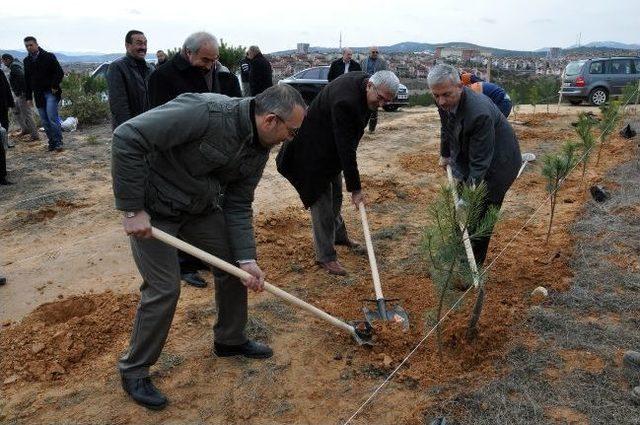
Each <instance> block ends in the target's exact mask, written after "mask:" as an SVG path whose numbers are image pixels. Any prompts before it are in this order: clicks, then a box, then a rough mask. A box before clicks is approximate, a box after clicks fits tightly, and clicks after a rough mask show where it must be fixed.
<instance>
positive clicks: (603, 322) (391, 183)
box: [0, 107, 640, 424]
mask: <svg viewBox="0 0 640 425" xmlns="http://www.w3.org/2000/svg"><path fill="white" fill-rule="evenodd" d="M537 109H538V110H537V111H536V113H535V114H533V113H532V110H531V108H530V107H522V108H521V110H520V111H519V113H518V114H517V116H516V117H515V118H514V117H511V119H512V122H513V125H514V128H515V130H516V132H517V134H518V136H519V138H520V141H521V146H522V151H523V152H533V153H535V154H536V155H537V156H538V158H540V157H541V155H542V154H543V153H545V152H550V151H554V150H556V149H558V148H559V146H560V144H561V143H562V142H563V141H564V140H567V139H574V138H575V136H574V132H573V127H571V122H573V121H575V119H576V115H577V111H580V110H592V111H593V109H591V108H571V107H562V108H561V109H560V111H559V113H558V114H555V113H552V114H547V113H544V112H543V108H541V107H538V108H537ZM552 112H555V107H554V108H552ZM438 135H439V122H438V115H437V112H436V110H435V109H433V108H406V109H404V110H402V111H401V112H397V113H382V112H381V114H380V124H379V126H378V130H377V131H376V133H374V134H366V135H365V136H364V137H363V139H362V141H361V144H360V148H359V150H358V159H359V165H360V171H361V174H362V180H363V187H364V189H365V191H366V193H367V195H368V198H369V201H370V205H369V207H368V218H369V224H370V226H371V231H372V235H373V239H374V246H375V250H376V255H377V260H378V266H379V269H380V274H381V280H382V285H383V289H384V292H385V296H386V297H387V298H399V299H400V302H401V304H402V306H403V307H404V308H405V310H407V311H408V312H409V315H410V320H411V328H410V330H409V331H408V332H406V333H403V332H402V331H401V330H400V329H396V328H394V327H390V326H377V327H376V336H375V345H374V347H372V348H366V347H359V346H357V345H355V344H354V342H353V340H352V339H351V338H350V337H349V336H348V335H345V334H344V333H343V332H342V331H340V330H338V329H336V328H333V327H331V326H330V325H328V324H327V323H325V322H321V321H319V320H316V319H314V318H312V317H310V316H309V315H308V314H306V313H304V312H301V311H299V310H297V309H296V308H295V307H292V306H290V305H287V304H285V303H284V302H282V301H280V300H279V299H277V298H275V297H273V296H271V295H269V294H266V293H265V294H252V295H251V297H250V323H249V333H250V335H251V336H252V337H255V338H258V339H260V340H263V341H266V342H268V343H269V344H271V346H272V347H273V348H274V350H275V355H274V357H273V358H272V359H269V360H266V361H249V360H246V359H221V358H217V357H215V356H214V355H213V354H212V352H211V345H212V332H211V326H212V324H213V323H214V320H215V315H216V312H215V307H214V303H213V290H212V288H211V285H210V286H209V287H208V288H207V289H204V290H203V289H196V288H193V287H190V286H184V287H183V288H182V295H181V298H180V302H179V305H178V310H177V313H176V316H175V318H174V321H173V325H172V329H171V333H170V336H169V341H168V343H167V346H166V347H165V350H164V352H163V354H162V356H161V358H160V360H159V362H158V364H157V365H156V366H155V367H154V369H153V376H154V380H155V382H156V384H157V385H158V387H160V388H161V389H162V390H163V391H164V392H165V393H166V394H167V395H168V396H169V398H170V405H169V406H168V407H167V408H166V409H165V410H164V411H161V412H149V411H147V410H145V409H144V408H142V407H139V406H137V405H136V404H134V403H133V402H131V401H130V400H129V399H128V398H127V397H126V395H125V394H124V393H123V392H122V390H121V389H120V383H119V378H118V375H117V371H116V368H115V363H116V361H117V358H118V357H119V355H120V354H121V353H122V352H123V350H124V349H125V348H126V345H127V340H128V337H129V334H130V330H131V322H132V318H133V314H134V312H135V307H136V303H137V301H138V286H139V284H140V278H139V275H138V273H137V271H136V269H135V266H134V264H133V261H132V259H131V255H130V251H129V246H128V241H127V239H126V237H125V235H124V233H123V231H122V228H121V223H120V214H119V213H117V212H116V211H115V210H114V208H113V198H112V194H111V187H110V168H109V155H110V143H109V141H110V140H109V138H110V127H109V126H108V125H103V126H95V127H89V128H84V129H81V130H79V131H77V132H75V133H71V134H65V136H66V141H65V147H66V150H65V151H64V152H62V153H54V154H50V153H46V152H45V148H44V145H43V144H42V143H30V142H27V141H23V140H17V141H16V147H15V148H13V149H12V150H11V151H10V152H9V158H8V163H9V170H10V178H11V179H13V180H15V181H16V182H17V184H16V185H14V186H11V187H8V188H5V187H3V188H2V192H0V205H1V206H2V208H1V210H0V215H1V216H2V217H1V221H0V223H1V224H0V229H1V231H2V233H1V234H2V246H4V247H5V249H4V250H3V252H2V254H3V255H2V259H1V262H0V271H2V273H3V274H5V275H7V277H8V279H9V283H8V284H7V285H6V286H4V287H0V297H1V298H0V301H1V304H0V325H1V327H0V354H1V357H0V386H1V387H0V388H1V392H0V422H2V423H10V424H13V423H52V424H53V423H56V424H57V423H69V424H71V423H74V424H75V423H109V424H112V423H113V424H129V423H147V424H155V423H216V424H217V423H242V424H275V423H308V424H319V423H322V424H325V423H326V424H334V423H344V422H345V421H346V420H347V419H349V418H350V417H351V416H352V414H353V413H355V412H356V411H357V410H358V408H359V407H360V406H361V405H362V403H363V402H364V401H365V400H367V398H368V397H369V396H370V395H371V394H372V392H373V391H374V390H375V389H376V388H377V387H378V386H379V385H380V384H382V383H383V381H384V380H385V378H386V377H387V376H388V375H389V374H390V373H391V372H392V371H393V370H394V369H395V368H396V367H397V366H398V365H399V364H400V362H401V361H402V360H403V359H404V358H405V357H406V356H407V355H408V354H409V353H410V352H411V351H412V350H413V348H414V347H416V345H417V344H418V343H419V342H420V341H421V340H422V339H423V337H424V336H425V334H426V333H427V332H428V330H429V329H431V327H432V326H433V311H434V306H435V300H436V295H435V293H434V289H433V286H432V284H431V281H430V279H429V276H428V272H427V269H426V266H425V261H424V259H423V257H422V254H421V253H420V248H419V247H420V241H421V234H422V230H423V228H424V227H425V225H426V224H427V215H426V212H425V210H426V207H427V206H428V205H429V203H430V201H431V200H432V199H433V198H434V197H435V195H436V192H437V190H438V188H439V187H440V185H442V184H443V183H444V182H445V177H444V176H443V173H442V172H441V170H440V169H439V168H438V166H437V158H438V155H437V154H438V149H437V146H438ZM636 143H637V142H636ZM636 155H637V154H636V149H635V145H634V144H632V143H631V142H630V141H628V140H625V139H622V138H620V137H619V136H615V137H613V139H612V141H611V143H610V144H609V145H608V146H607V147H606V148H605V151H604V154H603V156H602V160H601V162H600V164H599V165H598V166H595V161H593V163H592V164H591V165H590V168H589V170H588V171H587V176H586V179H585V182H581V179H580V173H579V172H574V173H573V174H572V175H571V177H570V178H569V179H568V180H567V182H566V184H565V187H564V188H563V189H562V192H561V194H560V197H559V205H558V209H557V211H556V218H555V221H554V227H553V233H552V236H551V239H550V241H549V243H548V244H545V241H544V240H545V235H546V230H547V223H548V215H549V207H548V202H545V198H546V192H545V182H544V180H543V178H542V177H541V176H540V172H539V169H540V161H537V162H536V163H534V164H531V165H529V166H528V167H527V169H526V170H525V172H524V173H523V175H522V176H521V177H520V178H519V179H518V180H517V181H516V183H515V184H514V186H513V188H512V190H511V191H510V193H509V194H508V196H507V199H506V201H505V204H504V206H503V213H504V215H503V217H502V220H501V222H500V223H499V224H498V226H497V228H496V234H495V236H494V238H493V240H492V243H491V247H490V252H489V256H488V263H493V264H492V265H491V267H490V269H489V275H488V276H489V277H488V283H487V297H486V301H485V308H484V312H483V315H482V317H481V320H480V324H479V331H480V332H479V335H478V337H477V339H476V340H475V341H473V342H469V341H468V340H467V339H466V338H465V337H464V334H465V329H466V324H467V320H468V315H469V311H470V309H471V306H472V302H473V298H474V292H473V291H471V292H469V293H468V295H467V297H466V298H465V299H464V300H463V302H462V304H461V307H460V308H458V309H456V310H454V312H453V313H452V315H451V316H450V317H448V318H447V320H446V321H445V322H444V323H443V341H444V347H443V352H442V355H441V356H440V355H438V352H437V348H436V345H435V340H434V338H427V339H426V340H425V342H424V343H423V344H422V345H421V346H420V347H419V348H418V349H417V350H416V351H415V352H414V353H413V355H412V356H411V357H410V359H409V360H408V361H407V362H406V363H405V364H404V365H403V366H402V367H401V368H400V369H399V371H398V373H397V374H396V375H395V376H394V377H393V378H392V379H391V380H390V381H389V383H388V384H387V385H386V386H384V387H383V388H382V390H381V391H380V392H379V393H378V394H377V395H376V397H375V398H373V399H372V400H371V402H370V403H369V404H367V405H366V406H365V407H364V408H363V409H362V411H360V412H359V414H358V415H357V416H356V417H355V418H354V419H353V423H358V424H365V423H381V424H395V423H408V424H422V423H425V422H426V423H429V421H430V420H431V418H433V417H437V416H446V417H447V420H448V423H487V424H489V423H541V424H542V423H555V422H557V423H590V422H591V423H594V422H597V423H599V422H604V421H605V420H606V421H610V422H613V423H638V422H637V419H636V417H637V415H634V413H635V412H636V410H635V407H634V406H633V404H632V403H631V401H630V400H629V398H628V396H627V392H628V390H629V381H628V380H627V378H625V377H624V375H623V373H622V369H621V358H622V353H623V352H624V350H625V349H628V348H638V347H640V332H639V331H638V321H637V319H636V318H635V317H637V313H638V312H639V311H640V303H639V302H638V301H637V291H638V290H639V289H640V279H639V277H638V268H639V265H638V264H639V263H638V260H637V255H638V252H640V241H639V240H638V238H637V235H638V234H640V233H639V232H638V230H640V229H639V228H640V221H639V220H638V211H640V202H639V200H638V195H639V190H640V189H638V187H640V185H639V183H640V172H639V168H638V163H637V158H636ZM274 156H275V155H274V154H272V157H274ZM595 183H598V184H603V185H605V186H606V187H607V188H608V189H609V190H610V191H611V193H612V195H613V196H612V199H611V200H610V201H608V202H606V203H604V204H596V203H595V202H594V201H592V200H591V199H590V196H589V194H588V187H589V186H590V185H592V184H595ZM345 200H346V198H345ZM255 211H256V214H255V226H256V233H257V241H258V251H259V263H260V265H261V266H262V268H263V269H264V270H265V272H266V273H267V277H268V280H269V281H270V282H271V283H272V284H275V285H277V286H279V287H281V288H282V289H284V290H286V291H289V292H291V293H293V294H295V295H297V296H299V297H301V298H303V299H304V300H306V301H308V302H310V303H312V304H314V305H316V306H318V307H320V308H322V309H324V310H326V311H327V312H329V313H330V314H333V315H335V316H337V317H340V318H342V319H345V320H360V319H362V318H363V314H362V310H361V308H362V300H363V299H367V298H373V297H374V295H373V288H372V283H371V275H370V271H369V268H368V261H367V258H366V256H363V255H362V253H359V252H352V251H350V250H349V249H346V248H344V249H342V248H339V257H340V260H341V261H342V262H343V264H344V265H345V267H346V268H347V269H348V270H349V271H350V274H349V275H348V276H346V277H331V276H328V275H326V274H325V273H324V272H323V271H321V270H320V269H319V268H318V266H316V265H315V264H314V257H313V248H312V239H311V230H310V221H309V214H308V212H306V211H305V210H304V209H303V208H302V206H301V203H300V201H299V199H298V198H297V195H296V193H295V191H294V190H293V189H292V188H291V187H290V186H289V184H288V183H287V182H286V181H285V180H284V179H283V178H282V177H280V176H279V175H278V174H277V172H276V171H275V166H274V162H273V159H271V160H270V161H269V165H268V167H267V170H266V171H265V176H264V178H263V180H262V181H261V183H260V186H259V187H258V190H257V196H256V202H255ZM536 211H537V212H536ZM534 213H535V214H534ZM343 214H344V217H345V221H346V223H347V227H348V229H349V231H350V233H351V236H352V237H353V238H354V239H359V240H362V227H361V224H360V222H359V214H358V213H357V211H356V210H355V209H354V208H353V207H352V206H350V205H348V204H347V202H345V205H344V207H343ZM532 214H534V215H533V218H532V219H531V220H530V221H527V220H528V219H529V218H530V217H531V216H532ZM494 260H495V261H494ZM207 278H208V280H209V281H211V275H209V274H208V275H207ZM537 286H544V287H546V288H547V289H548V290H549V292H550V296H549V298H548V299H547V300H546V301H544V302H543V303H542V304H537V303H534V302H532V300H531V298H530V293H531V291H532V290H533V289H534V288H535V287H537ZM632 378H633V377H632Z"/></svg>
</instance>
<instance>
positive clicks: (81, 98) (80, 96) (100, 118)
mask: <svg viewBox="0 0 640 425" xmlns="http://www.w3.org/2000/svg"><path fill="white" fill-rule="evenodd" d="M61 87H62V96H63V99H62V108H61V110H60V112H61V115H63V116H72V117H76V118H78V124H79V125H80V126H82V125H85V124H100V123H103V122H104V121H105V120H106V119H108V117H109V104H108V103H107V102H106V100H105V96H104V93H105V92H106V89H107V83H106V80H105V79H104V78H102V77H98V78H91V77H90V76H88V75H83V74H80V73H77V72H71V73H69V74H68V75H66V76H65V77H64V79H63V80H62V83H61Z"/></svg>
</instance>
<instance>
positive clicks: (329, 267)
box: [318, 260, 347, 276]
mask: <svg viewBox="0 0 640 425" xmlns="http://www.w3.org/2000/svg"><path fill="white" fill-rule="evenodd" d="M318 264H320V266H322V268H323V269H325V270H326V271H327V273H329V274H335V275H337V276H346V275H347V271H346V270H345V268H344V267H342V264H340V263H338V260H333V261H327V262H326V263H322V262H319V263H318Z"/></svg>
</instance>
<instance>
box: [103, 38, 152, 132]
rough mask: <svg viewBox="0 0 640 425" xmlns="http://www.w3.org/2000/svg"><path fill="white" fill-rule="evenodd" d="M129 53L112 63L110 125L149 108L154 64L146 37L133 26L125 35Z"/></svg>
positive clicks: (120, 122)
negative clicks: (149, 90) (147, 57)
mask: <svg viewBox="0 0 640 425" xmlns="http://www.w3.org/2000/svg"><path fill="white" fill-rule="evenodd" d="M124 48H125V49H126V51H127V54H126V55H125V56H123V57H121V58H120V59H116V60H115V61H113V62H112V63H111V64H110V65H109V70H108V71H107V84H108V87H109V108H110V109H111V126H112V127H113V128H114V129H115V128H116V127H117V126H119V125H120V124H122V123H123V122H125V121H126V120H128V119H130V118H133V117H135V116H136V115H140V114H141V113H143V112H145V111H147V110H148V109H149V95H148V93H147V91H148V82H149V76H150V75H151V72H153V66H151V65H150V64H148V63H147V61H146V60H145V59H144V58H145V56H147V37H145V36H144V33H143V32H142V31H138V30H131V31H129V32H127V35H126V36H125V37H124Z"/></svg>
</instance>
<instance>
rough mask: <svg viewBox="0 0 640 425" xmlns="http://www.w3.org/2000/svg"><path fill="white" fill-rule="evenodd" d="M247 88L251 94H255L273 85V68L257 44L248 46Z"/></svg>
mask: <svg viewBox="0 0 640 425" xmlns="http://www.w3.org/2000/svg"><path fill="white" fill-rule="evenodd" d="M248 56H249V59H250V60H251V63H250V65H249V88H250V90H251V96H256V95H258V94H260V93H262V92H263V91H265V90H266V89H268V88H269V87H271V86H272V85H273V70H272V69H271V64H270V63H269V61H268V60H267V58H265V57H264V55H263V54H262V52H260V48H259V47H258V46H251V47H249V51H248Z"/></svg>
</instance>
